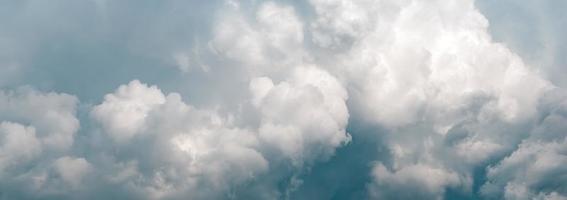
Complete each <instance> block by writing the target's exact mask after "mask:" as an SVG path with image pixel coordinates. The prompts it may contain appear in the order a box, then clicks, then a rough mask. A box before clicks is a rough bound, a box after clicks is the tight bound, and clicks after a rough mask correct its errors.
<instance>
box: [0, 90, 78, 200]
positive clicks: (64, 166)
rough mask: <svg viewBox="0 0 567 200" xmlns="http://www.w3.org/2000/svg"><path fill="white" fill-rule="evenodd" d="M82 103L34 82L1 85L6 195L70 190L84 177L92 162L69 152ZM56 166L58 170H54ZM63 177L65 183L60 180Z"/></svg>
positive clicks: (1, 171) (0, 149)
mask: <svg viewBox="0 0 567 200" xmlns="http://www.w3.org/2000/svg"><path fill="white" fill-rule="evenodd" d="M77 104H78V100H77V98H76V97H74V96H72V95H68V94H63V93H54V92H49V93H44V92H40V91H36V90H34V89H31V88H20V89H17V90H6V91H5V90H0V177H1V178H2V181H0V188H1V190H2V192H3V198H41V197H42V196H43V195H45V196H49V195H58V194H65V193H67V192H69V191H71V190H70V189H67V188H69V187H74V185H78V184H79V183H80V182H79V181H80V180H79V179H80V178H81V177H82V176H83V175H84V174H85V173H86V170H85V168H86V167H85V166H88V162H87V161H86V160H85V159H84V158H73V159H71V158H68V157H66V155H67V154H69V153H70V150H71V147H72V145H73V144H74V140H75V134H76V133H77V131H78V129H79V121H78V119H77V117H76V116H75V113H76V106H77ZM52 168H53V169H55V170H56V171H57V174H58V175H59V176H50V175H49V174H50V173H51V172H50V171H51V169H52ZM57 177H61V179H60V178H57ZM58 180H64V182H65V184H64V185H57V184H56V182H58ZM20 192H21V193H20ZM35 195H37V196H35Z"/></svg>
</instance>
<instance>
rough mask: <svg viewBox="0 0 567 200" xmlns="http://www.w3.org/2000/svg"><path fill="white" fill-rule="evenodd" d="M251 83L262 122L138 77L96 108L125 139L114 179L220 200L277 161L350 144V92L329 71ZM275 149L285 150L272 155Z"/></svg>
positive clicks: (152, 190)
mask: <svg viewBox="0 0 567 200" xmlns="http://www.w3.org/2000/svg"><path fill="white" fill-rule="evenodd" d="M250 87H251V90H252V94H253V98H254V99H255V101H254V106H256V107H257V109H258V110H257V111H252V112H258V115H259V116H260V118H259V120H260V125H259V126H258V127H249V126H248V127H238V126H237V123H236V122H235V121H237V120H242V119H235V117H237V116H235V115H231V114H229V115H227V116H222V115H221V114H220V113H218V112H217V111H214V110H200V109H197V108H194V107H193V106H190V105H187V104H185V103H184V102H183V101H182V100H181V98H180V96H179V94H177V93H171V94H168V95H164V94H163V93H162V92H161V91H160V90H159V89H158V88H157V87H156V86H148V85H146V84H142V83H140V82H139V81H137V80H134V81H132V82H130V83H129V84H128V85H123V86H120V87H119V88H118V89H117V90H116V92H115V93H113V94H108V95H107V96H106V98H105V101H104V102H102V104H100V105H97V106H95V107H94V108H93V110H92V116H93V118H94V119H96V120H97V121H98V122H99V123H100V124H101V125H102V128H103V132H104V133H105V134H107V135H108V137H109V138H111V139H115V138H117V135H119V137H118V138H120V140H115V145H113V146H114V147H113V148H116V150H117V152H115V154H116V155H115V157H116V158H115V159H118V158H120V161H119V162H116V163H113V164H111V166H110V167H111V168H112V169H114V171H115V172H114V175H110V176H108V177H107V178H106V179H108V180H107V181H109V182H113V183H114V184H117V183H119V184H123V185H126V186H127V187H131V188H130V189H134V190H135V191H139V192H141V194H145V195H149V196H150V197H151V198H174V197H179V198H181V197H182V196H184V195H190V196H193V197H194V198H205V197H207V198H211V197H216V198H220V197H223V196H224V195H223V193H226V192H228V191H230V190H231V189H232V188H233V187H236V186H238V185H241V184H244V183H246V182H248V181H252V180H254V179H255V177H257V176H260V175H262V174H263V173H266V171H267V170H268V169H269V165H270V163H269V161H270V160H273V161H277V160H281V159H289V162H292V164H294V165H299V166H298V167H301V164H302V163H303V162H310V163H311V162H313V161H316V160H320V158H321V157H329V156H330V155H332V154H333V152H334V149H335V148H337V147H339V146H340V145H341V144H344V143H345V142H348V139H349V137H348V134H346V133H345V126H346V121H347V119H348V113H347V111H346V105H345V102H344V101H345V100H346V98H347V97H346V92H345V91H344V89H343V88H342V87H341V86H340V84H338V82H337V81H336V80H335V79H334V78H333V77H331V76H330V75H329V74H326V73H325V72H323V71H320V70H318V69H315V68H305V69H304V68H298V72H297V73H296V74H295V76H293V77H292V78H291V79H290V82H289V83H288V82H283V83H280V84H278V85H277V86H274V85H273V83H272V82H271V80H269V79H268V78H258V79H254V80H252V82H251V86H250ZM306 103H309V104H306ZM302 105H308V106H302ZM307 113H309V114H307ZM236 114H237V113H236ZM130 115H133V116H134V117H130V118H128V117H129V116H130ZM125 117H126V119H124V118H125ZM132 119H134V120H132ZM123 120H126V121H123ZM117 125H124V126H117ZM123 127H125V128H123ZM120 135H126V136H127V137H120ZM141 146H143V148H140V147H141ZM272 148H275V150H276V151H278V152H280V153H276V154H273V155H274V156H275V157H270V158H265V156H264V155H266V154H270V152H271V151H273V150H272ZM130 151H136V152H130ZM163 155H168V156H163ZM279 155H281V156H279ZM278 157H282V158H278ZM273 165H277V163H274V164H273ZM140 169H145V171H140ZM125 189H128V188H125ZM212 193H218V194H217V195H213V194H212Z"/></svg>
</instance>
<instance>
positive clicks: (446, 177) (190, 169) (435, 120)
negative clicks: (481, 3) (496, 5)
mask: <svg viewBox="0 0 567 200" xmlns="http://www.w3.org/2000/svg"><path fill="white" fill-rule="evenodd" d="M180 2H181V1H179V2H178V1H172V2H169V3H156V5H159V6H154V4H151V5H149V4H147V3H142V4H143V5H145V6H147V8H146V7H144V6H141V7H140V9H141V10H143V11H147V12H148V14H147V15H148V16H146V15H143V14H140V13H138V11H132V12H127V13H125V14H124V16H130V15H133V16H137V17H140V20H141V19H147V20H141V21H144V22H143V23H142V22H138V20H137V19H138V18H137V17H134V18H136V19H130V18H128V17H126V18H123V17H122V16H123V15H122V14H117V13H118V12H116V10H122V9H120V8H124V7H125V5H128V3H124V4H122V3H113V2H107V1H96V2H95V3H94V5H96V8H97V9H96V11H93V12H94V14H92V13H91V15H93V16H96V17H93V18H92V20H86V19H76V20H74V19H70V21H65V22H67V24H69V26H71V25H73V24H83V23H78V22H83V21H88V22H89V23H90V24H91V25H93V27H98V28H101V29H100V30H98V31H100V32H97V31H91V32H93V34H94V35H88V36H89V37H86V38H87V39H89V38H91V39H92V38H95V39H96V41H95V42H91V43H97V44H98V43H102V44H106V43H112V44H115V45H116V46H118V47H119V48H118V49H122V50H124V49H131V51H130V50H128V51H126V50H124V51H126V52H127V53H125V52H122V51H118V52H114V51H112V52H111V53H102V54H104V55H106V54H113V53H118V56H117V57H120V59H119V60H124V61H120V62H108V63H106V64H109V63H110V64H109V65H108V66H107V65H105V66H107V67H116V68H117V69H118V70H108V71H116V76H113V77H114V78H108V79H112V81H109V82H107V81H103V83H101V84H100V87H99V86H97V84H93V83H89V84H88V85H89V86H88V87H89V88H91V89H92V88H93V87H95V86H96V88H97V91H96V92H92V94H90V95H92V96H94V98H89V95H86V93H82V92H83V90H77V88H74V89H69V87H71V86H70V85H73V84H65V86H64V87H61V83H60V82H57V81H55V84H53V85H51V84H49V83H50V82H49V81H47V83H48V84H40V85H39V87H38V88H42V89H43V88H45V87H47V88H49V87H55V88H56V89H57V87H61V88H64V89H62V90H57V91H69V90H70V91H79V92H78V93H80V94H77V95H78V96H79V97H81V102H83V103H80V102H79V99H78V98H77V97H76V96H73V95H69V94H65V93H55V92H41V91H40V90H36V89H31V88H29V87H28V88H25V87H24V88H19V89H4V88H1V89H0V178H1V179H0V180H1V181H0V199H1V198H9V199H18V198H20V199H30V198H31V199H44V198H62V199H65V198H68V199H100V198H101V197H108V198H118V199H187V198H190V199H293V198H294V197H297V198H300V197H305V198H307V197H311V198H313V197H319V198H322V197H329V198H331V197H333V198H354V199H360V198H366V199H416V198H423V199H451V198H469V199H564V198H565V197H566V196H567V189H566V184H565V182H567V180H566V177H565V173H567V171H566V170H567V168H565V166H566V165H567V158H566V157H565V155H564V154H565V151H567V150H566V149H565V146H567V143H566V141H567V140H566V135H567V134H566V133H565V130H566V129H567V127H565V122H566V115H565V113H567V112H566V106H565V105H566V103H565V102H567V101H565V99H567V96H566V95H565V91H564V88H561V87H560V86H555V85H553V84H552V83H555V82H556V81H552V82H550V81H548V80H546V79H545V76H542V75H541V74H540V73H541V72H540V71H539V69H538V68H537V66H530V65H528V64H526V62H524V60H523V59H522V58H521V57H520V56H518V55H517V54H516V53H515V52H514V51H512V50H510V49H509V48H508V47H507V46H506V45H505V44H502V43H498V42H495V41H494V40H493V39H492V36H491V35H490V33H489V21H488V20H487V19H486V18H485V17H484V16H483V15H482V13H481V12H480V11H479V10H477V8H476V5H475V1H473V0H464V1H457V0H434V1H426V0H402V1H398V0H377V1H374V0H361V1H348V0H309V1H301V2H297V1H231V0H227V1H224V2H221V3H219V2H216V1H214V2H212V3H210V5H209V4H208V3H196V2H191V3H188V4H185V3H180ZM0 4H1V3H0ZM201 4H203V5H201ZM38 5H44V4H40V3H32V4H30V5H28V6H24V8H22V9H23V10H27V11H29V12H30V13H34V8H35V7H37V6H38ZM73 5H74V6H70V7H73V8H74V7H75V6H76V7H81V5H83V4H81V3H77V4H76V5H75V4H73ZM195 6H197V7H198V8H205V7H206V8H211V9H213V8H214V10H215V11H214V12H212V14H204V13H200V12H199V13H200V14H198V16H197V14H195V16H193V15H190V16H187V15H185V14H182V13H185V12H182V11H186V10H184V9H186V8H196V7H195ZM0 7H1V6H0ZM15 7H16V8H20V7H18V6H15ZM150 7H151V9H150ZM62 8H67V7H62ZM58 9H59V7H58V6H57V4H55V5H52V7H49V9H48V11H46V12H47V13H43V14H44V15H45V16H46V18H50V16H51V15H55V13H57V12H56V11H57V10H58ZM154 9H155V10H154ZM0 10H1V8H0ZM192 10H200V9H192ZM203 10H206V9H203ZM35 12H38V11H35ZM141 13H145V12H141ZM70 14H72V13H70ZM0 15H1V14H0ZM66 15H69V13H67V14H66ZM91 15H87V16H91ZM41 16H43V15H41ZM55 16H57V15H55ZM199 17H204V18H206V20H205V21H203V22H197V21H199V20H198V19H199ZM23 18H24V19H27V18H26V17H25V16H23ZM52 18H54V19H59V18H60V17H52ZM115 18H120V19H121V20H119V22H117V23H114V22H112V21H113V20H112V19H115ZM89 19H90V18H89ZM184 20H188V22H187V24H183V23H182V22H184ZM0 21H2V20H0ZM23 21H26V20H23ZM146 21H147V24H148V25H149V26H151V27H152V28H153V30H152V31H149V32H148V33H146V32H145V31H139V29H137V28H135V29H132V30H129V28H128V27H130V26H125V27H123V26H119V25H122V24H130V22H132V23H133V24H136V26H137V25H139V24H146ZM34 22H35V21H34ZM40 22H44V21H40ZM63 24H65V23H63ZM205 24H206V25H205ZM27 26H30V25H29V24H28V25H27ZM83 26H84V25H81V26H78V25H77V26H72V27H83ZM107 26H110V27H115V28H116V27H119V28H117V30H119V31H118V32H119V33H114V32H112V31H110V30H111V29H110V28H108V27H107ZM140 26H141V25H140ZM57 27H59V26H57ZM61 27H66V26H65V25H61ZM93 27H89V28H93ZM105 27H106V28H105ZM174 27H176V28H174ZM178 27H185V28H187V27H190V28H192V27H193V29H199V30H198V31H197V30H191V31H187V30H185V28H178ZM45 29H46V30H44V29H42V28H38V30H42V31H43V34H40V35H41V36H42V37H41V38H43V37H44V35H46V34H48V33H49V35H51V34H55V35H57V34H56V33H58V32H57V31H55V30H52V29H55V28H54V27H53V26H47V27H45ZM76 29H77V28H76ZM180 29H183V30H184V31H183V30H180ZM201 29H203V30H201ZM34 30H35V29H34ZM57 30H59V29H57ZM72 30H74V31H65V30H62V31H61V32H62V33H65V34H67V35H71V36H77V37H78V35H81V34H80V33H82V32H81V31H76V30H75V29H72ZM87 30H91V29H87ZM138 32H140V33H138ZM6 33H11V31H0V44H3V43H7V42H6V41H16V42H18V41H19V40H23V39H22V38H26V37H24V36H21V37H20V36H14V35H12V34H6ZM6 35H8V36H9V37H8V36H6ZM179 35H184V36H179ZM185 35H187V36H185ZM64 36H65V35H64ZM45 37H47V36H45ZM3 38H16V39H17V40H16V39H14V40H12V39H8V40H4V39H3ZM124 38H131V39H128V40H127V41H128V42H124V41H125V39H124ZM150 38H151V39H150ZM171 38H173V39H171ZM38 40H40V41H41V39H38ZM69 40H70V42H68V43H69V44H67V43H64V45H63V47H61V48H64V47H66V45H67V46H73V45H78V46H79V47H80V48H79V49H87V50H89V49H90V50H93V49H94V50H97V48H103V47H104V45H102V46H98V45H95V44H90V43H89V45H87V46H84V43H82V42H77V41H79V39H78V38H75V37H73V38H72V39H69ZM73 41H74V42H73ZM143 41H147V42H143ZM184 42H185V43H186V44H178V43H184ZM30 43H32V44H33V43H36V42H34V41H32V40H30ZM37 43H39V42H37ZM49 44H51V43H49ZM48 46H49V45H48ZM150 47H151V48H150ZM154 47H155V48H154ZM27 48H32V49H34V48H33V45H31V46H30V47H27V46H26V48H23V49H27ZM48 49H51V50H49V52H51V51H53V52H59V50H58V49H59V47H58V46H53V48H51V47H50V48H48ZM94 50H93V51H94ZM37 51H38V52H39V53H37V56H38V57H39V58H42V59H43V60H47V61H50V62H47V63H48V64H49V63H50V64H53V63H55V64H61V63H63V64H68V63H67V62H63V61H53V60H50V59H45V57H48V58H50V57H51V56H54V55H56V54H54V55H51V54H46V53H44V52H47V50H41V49H39V50H37ZM68 51H69V52H76V51H73V50H72V49H71V50H68ZM69 52H67V53H69ZM79 52H82V53H85V52H83V51H79ZM96 52H99V53H100V52H106V51H105V50H104V51H102V50H100V49H98V50H97V51H95V53H92V52H90V51H88V53H85V54H87V55H89V56H86V57H88V58H89V59H85V56H80V55H82V54H81V53H77V54H80V55H79V57H80V58H79V59H77V60H97V59H96V58H108V55H106V56H100V55H97V53H96ZM16 53H17V55H18V56H11V55H12V53H11V52H5V51H4V50H3V49H2V48H0V73H1V74H2V75H0V78H2V79H3V78H4V76H12V75H5V74H18V75H21V74H22V73H23V72H26V71H25V70H28V67H29V68H33V67H37V66H43V65H37V64H35V65H33V64H32V65H29V66H28V65H25V64H26V63H25V62H20V61H21V60H25V59H20V56H22V57H25V56H24V55H25V54H24V53H18V52H16ZM34 55H35V54H34ZM50 55H51V56H50ZM71 55H75V54H71ZM4 57H10V58H11V59H4ZM55 57H56V56H55ZM70 57H73V56H70ZM91 57H92V58H91ZM110 57H112V56H110ZM156 57H158V58H156ZM93 58H95V59H93ZM13 60H16V61H17V62H16V61H13ZM64 60H65V59H64ZM103 60H104V59H103ZM133 60H136V61H135V62H134V61H133ZM156 60H159V61H156ZM147 61H148V62H147ZM37 62H39V61H36V62H30V63H37ZM84 62H87V61H84ZM71 63H74V62H71ZM79 63H80V62H79ZM132 63H134V64H140V67H131V66H130V65H132ZM20 64H21V65H25V66H24V67H22V68H20V67H19V65H20ZM87 64H89V63H87ZM98 64H100V63H98ZM36 65H37V66H36ZM93 65H94V64H93V63H90V64H89V65H80V66H83V67H84V68H85V66H86V68H89V66H93ZM123 65H126V66H124V67H123ZM145 65H157V66H164V67H165V68H159V67H155V66H152V67H143V66H145ZM2 66H7V67H2ZM62 66H65V65H62ZM129 66H130V67H129ZM171 66H174V67H177V69H175V68H171ZM84 68H80V69H84ZM24 69H25V70H24ZM54 69H59V68H54V67H53V66H51V67H50V68H47V71H49V72H50V74H51V73H59V74H58V75H57V76H62V77H63V76H66V75H65V74H75V73H73V72H74V71H72V70H71V69H70V70H71V71H65V70H59V71H57V70H54ZM93 69H98V68H96V67H93ZM149 69H152V70H149ZM195 69H200V70H195ZM21 70H24V71H21ZM89 70H91V71H88V72H87V73H85V74H87V75H83V72H81V73H76V74H77V75H76V76H77V77H75V79H80V78H81V77H82V76H90V75H92V73H90V72H97V70H92V69H90V68H89ZM99 70H103V71H104V69H103V68H100V69H99ZM168 70H169V71H168ZM172 70H178V71H179V72H182V73H177V72H173V73H172V72H171V71H172ZM52 71H53V72H52ZM56 71H57V72H56ZM62 71H64V73H63V72H62ZM79 71H81V70H79ZM40 72H41V71H40ZM154 72H155V73H154ZM158 72H159V73H158ZM162 72H163V73H162ZM174 73H175V75H173V74H174ZM24 74H25V73H24ZM40 74H41V73H40ZM94 74H95V75H101V74H105V73H98V74H97V73H94ZM148 74H149V75H148ZM161 74H163V75H161ZM138 76H141V77H138ZM161 76H163V77H161ZM95 77H97V78H100V79H105V78H101V77H102V76H95ZM116 77H119V78H116ZM137 78H139V80H138V79H137ZM3 80H4V79H3ZM140 80H141V81H140ZM180 80H182V81H180ZM6 82H7V83H10V84H13V83H16V82H17V81H12V80H8V79H6ZM41 83H45V82H41ZM10 84H5V83H4V82H3V81H0V87H3V86H5V85H10ZM93 85H95V86H93ZM77 87H78V88H80V87H82V86H80V85H77ZM111 88H116V89H115V90H114V91H113V92H110V91H112V90H113V89H111ZM109 92H110V93H109ZM83 97H85V99H83ZM79 120H80V121H79ZM79 128H81V129H79ZM357 140H372V141H369V142H368V143H366V145H369V146H368V147H352V146H349V145H361V144H365V143H364V142H357ZM347 148H350V149H347ZM345 149H347V150H345ZM337 152H339V153H338V154H337ZM336 154H337V155H336ZM337 156H339V157H338V158H337ZM347 157H348V159H345V158H347ZM345 160H346V161H349V162H350V161H353V164H350V163H349V164H337V162H344V161H345ZM345 166H348V167H345ZM351 166H352V168H350V167H351ZM317 170H322V171H321V172H320V171H317ZM321 174H323V175H321ZM337 174H341V175H342V174H346V175H344V176H343V177H347V178H339V177H341V176H339V175H337ZM315 176H326V177H328V178H327V179H317V178H314V177H315ZM350 177H355V178H350ZM356 177H363V178H356ZM355 179H356V180H355ZM321 180H325V181H321ZM345 180H346V181H345ZM351 180H354V181H355V182H356V184H353V185H350V181H351ZM317 181H319V182H317ZM330 182H332V183H330ZM304 184H306V185H308V186H309V187H307V188H309V189H314V190H313V191H307V192H306V191H305V190H306V189H305V190H302V187H304ZM337 185H339V186H337ZM341 185H342V186H341ZM344 185H349V186H348V187H346V186H344ZM345 188H346V189H345ZM355 191H356V192H355ZM300 193H303V194H300ZM316 193H326V194H328V195H314V194H316ZM355 193H356V194H355Z"/></svg>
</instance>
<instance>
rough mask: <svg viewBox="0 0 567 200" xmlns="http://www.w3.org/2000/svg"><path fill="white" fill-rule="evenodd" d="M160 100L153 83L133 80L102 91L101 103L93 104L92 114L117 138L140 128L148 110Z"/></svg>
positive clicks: (139, 130)
mask: <svg viewBox="0 0 567 200" xmlns="http://www.w3.org/2000/svg"><path fill="white" fill-rule="evenodd" d="M164 103H165V97H164V95H163V94H162V93H161V91H160V90H159V89H157V87H155V86H152V87H147V85H145V84H142V83H140V81H138V80H134V81H132V82H130V83H129V84H128V85H127V86H120V87H119V88H118V89H117V90H116V92H115V93H114V94H108V95H106V96H105V97H104V102H103V104H101V105H98V106H96V107H94V108H93V111H92V115H93V116H94V118H95V119H96V120H98V121H99V122H101V124H102V125H103V126H104V127H105V130H106V131H107V133H108V134H111V136H112V138H113V139H115V140H116V141H118V142H121V141H124V140H128V139H130V138H131V137H133V136H134V135H135V134H136V133H138V132H141V131H143V129H144V128H145V127H144V125H145V119H146V116H147V115H148V112H150V111H151V110H152V109H153V108H154V107H157V106H159V105H161V104H164Z"/></svg>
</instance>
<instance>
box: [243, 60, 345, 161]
mask: <svg viewBox="0 0 567 200" xmlns="http://www.w3.org/2000/svg"><path fill="white" fill-rule="evenodd" d="M250 88H251V91H252V96H253V103H254V105H255V106H256V107H257V108H258V109H259V111H260V114H261V119H260V120H261V122H260V123H261V124H260V128H259V129H260V130H259V134H260V138H261V139H262V140H263V141H265V142H266V143H267V144H268V145H269V146H271V147H275V148H276V149H278V150H279V151H281V153H282V154H284V155H285V156H286V157H289V158H291V159H293V161H294V162H295V163H296V164H299V163H301V162H303V161H313V160H316V159H317V158H318V157H322V158H325V157H329V156H330V155H332V154H333V153H334V151H335V148H337V147H339V146H340V145H341V144H343V143H345V142H348V141H349V140H350V136H349V135H348V134H347V133H346V132H345V129H346V124H347V120H348V116H349V115H348V110H347V108H346V104H345V101H346V99H347V93H346V91H345V90H344V88H343V87H342V86H341V85H340V83H339V82H338V81H337V80H336V79H335V78H334V77H333V76H331V75H330V74H328V73H326V72H325V71H322V70H320V69H317V68H315V67H313V66H307V67H300V68H297V69H296V70H295V71H294V72H293V75H292V77H291V78H290V79H289V80H287V81H284V82H281V83H278V84H276V85H274V83H273V82H272V80H270V79H269V78H266V77H261V78H256V79H253V80H252V81H251V84H250Z"/></svg>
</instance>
